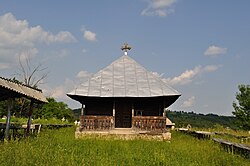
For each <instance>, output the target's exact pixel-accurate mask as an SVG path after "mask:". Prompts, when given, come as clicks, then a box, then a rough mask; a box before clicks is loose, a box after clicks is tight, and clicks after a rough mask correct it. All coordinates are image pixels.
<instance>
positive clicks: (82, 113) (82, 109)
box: [81, 103, 85, 116]
mask: <svg viewBox="0 0 250 166" xmlns="http://www.w3.org/2000/svg"><path fill="white" fill-rule="evenodd" d="M84 108H85V105H84V104H83V103H82V108H81V115H82V116H84Z"/></svg>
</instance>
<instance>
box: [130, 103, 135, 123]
mask: <svg viewBox="0 0 250 166" xmlns="http://www.w3.org/2000/svg"><path fill="white" fill-rule="evenodd" d="M134 115H135V108H134V103H132V120H131V121H132V125H131V127H132V128H134Z"/></svg>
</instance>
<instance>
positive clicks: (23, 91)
mask: <svg viewBox="0 0 250 166" xmlns="http://www.w3.org/2000/svg"><path fill="white" fill-rule="evenodd" d="M0 86H1V87H2V88H5V89H8V90H10V91H14V92H15V93H18V94H20V95H23V96H26V97H30V98H33V99H35V100H38V101H41V102H47V99H46V98H45V97H44V96H43V94H42V92H41V91H38V90H35V89H32V88H29V87H27V86H25V85H21V84H17V83H14V82H12V81H9V80H7V79H4V78H2V77H0Z"/></svg>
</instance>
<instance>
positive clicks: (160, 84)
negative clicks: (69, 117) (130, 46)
mask: <svg viewBox="0 0 250 166" xmlns="http://www.w3.org/2000/svg"><path fill="white" fill-rule="evenodd" d="M67 95H68V96H72V95H74V96H75V95H76V96H85V97H159V96H180V95H181V94H180V93H179V92H178V91H176V90H174V89H173V88H171V87H170V86H168V85H167V84H166V83H165V82H164V81H163V80H162V79H161V78H160V77H158V76H156V75H154V74H153V73H152V72H150V71H147V70H146V69H145V68H144V67H143V66H141V65H140V64H138V63H137V62H136V61H135V60H134V59H132V58H131V57H129V56H127V55H126V54H125V55H123V56H121V57H120V58H119V59H117V60H115V61H114V62H112V63H111V64H110V65H108V66H107V67H106V68H104V69H102V70H100V71H99V72H97V73H96V74H94V75H93V76H92V77H91V78H90V79H89V80H88V81H86V82H84V83H82V84H81V85H80V86H79V87H78V88H76V89H75V90H73V91H72V92H70V93H68V94H67Z"/></svg>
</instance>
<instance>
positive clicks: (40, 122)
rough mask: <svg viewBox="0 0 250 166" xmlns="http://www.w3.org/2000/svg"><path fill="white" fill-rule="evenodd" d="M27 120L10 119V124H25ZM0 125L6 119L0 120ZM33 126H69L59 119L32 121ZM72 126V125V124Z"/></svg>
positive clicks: (66, 122)
mask: <svg viewBox="0 0 250 166" xmlns="http://www.w3.org/2000/svg"><path fill="white" fill-rule="evenodd" d="M27 121H28V118H16V117H11V118H10V122H11V123H13V124H19V125H22V124H27ZM0 123H6V119H0ZM32 123H33V124H69V122H68V121H67V120H65V121H62V120H61V119H56V118H50V119H33V120H32ZM72 124H73V123H72Z"/></svg>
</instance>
